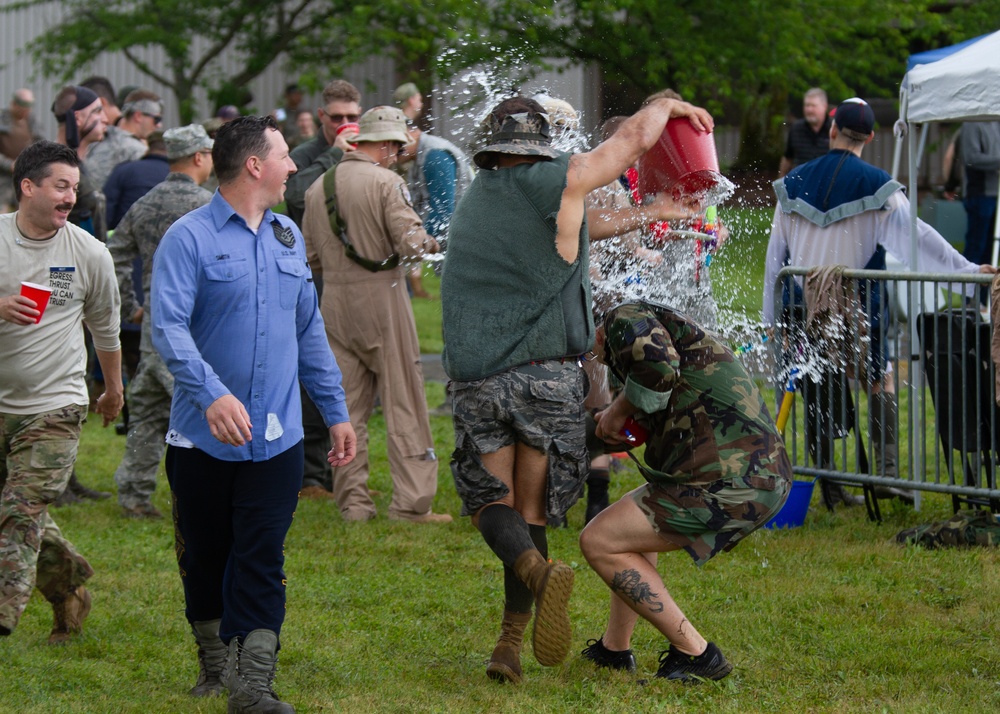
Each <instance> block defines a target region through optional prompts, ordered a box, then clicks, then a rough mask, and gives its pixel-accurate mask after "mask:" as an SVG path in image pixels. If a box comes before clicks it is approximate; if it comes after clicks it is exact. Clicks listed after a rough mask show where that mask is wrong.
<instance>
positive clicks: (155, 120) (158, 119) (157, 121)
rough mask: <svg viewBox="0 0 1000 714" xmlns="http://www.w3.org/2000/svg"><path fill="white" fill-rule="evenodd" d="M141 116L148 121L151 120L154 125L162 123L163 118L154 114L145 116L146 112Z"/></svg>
mask: <svg viewBox="0 0 1000 714" xmlns="http://www.w3.org/2000/svg"><path fill="white" fill-rule="evenodd" d="M142 115H143V116H144V117H149V118H150V119H152V120H153V123H154V124H162V123H163V117H161V116H158V115H156V114H147V113H146V112H142Z"/></svg>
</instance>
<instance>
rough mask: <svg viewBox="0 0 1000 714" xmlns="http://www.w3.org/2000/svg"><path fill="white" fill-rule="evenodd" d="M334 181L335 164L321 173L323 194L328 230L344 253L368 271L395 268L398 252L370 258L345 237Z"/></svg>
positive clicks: (335, 173) (345, 230) (378, 271)
mask: <svg viewBox="0 0 1000 714" xmlns="http://www.w3.org/2000/svg"><path fill="white" fill-rule="evenodd" d="M336 181H337V166H336V165H334V166H333V167H332V168H331V169H330V170H328V171H327V172H326V173H325V174H323V194H324V196H325V197H326V213H327V215H328V216H329V217H330V230H332V231H333V234H334V235H335V236H337V237H338V238H340V242H341V243H343V244H344V254H345V255H346V256H347V257H348V258H350V259H351V260H353V261H354V262H355V263H357V264H358V265H360V266H361V267H362V268H364V269H365V270H367V271H368V272H370V273H381V272H384V271H386V270H392V269H394V268H396V267H397V266H398V265H399V253H393V254H392V255H390V256H389V257H388V258H386V259H385V260H370V259H369V258H365V257H364V256H362V255H361V254H359V253H358V251H357V250H356V249H355V248H354V244H353V243H351V241H350V239H349V238H348V237H347V224H346V223H344V219H343V218H341V217H340V211H338V210H337V184H336Z"/></svg>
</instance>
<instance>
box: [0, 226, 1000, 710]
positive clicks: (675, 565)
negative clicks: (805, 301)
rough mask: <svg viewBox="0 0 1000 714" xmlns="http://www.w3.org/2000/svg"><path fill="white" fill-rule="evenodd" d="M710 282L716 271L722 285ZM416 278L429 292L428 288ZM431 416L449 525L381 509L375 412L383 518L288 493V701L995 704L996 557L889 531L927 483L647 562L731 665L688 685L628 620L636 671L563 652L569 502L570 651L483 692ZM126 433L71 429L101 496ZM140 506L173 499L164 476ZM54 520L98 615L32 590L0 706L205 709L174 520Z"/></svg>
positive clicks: (382, 467)
mask: <svg viewBox="0 0 1000 714" xmlns="http://www.w3.org/2000/svg"><path fill="white" fill-rule="evenodd" d="M741 240H742V237H741V236H736V237H734V239H733V241H732V242H731V243H730V245H728V246H727V247H726V248H725V249H724V250H723V251H722V253H721V254H720V256H719V259H718V261H717V263H718V265H719V268H718V272H717V273H716V277H715V281H716V282H715V284H716V286H718V287H719V288H720V289H722V290H724V289H725V288H724V287H723V285H724V284H725V283H736V282H737V279H738V280H739V285H746V286H752V285H753V284H758V285H759V277H758V275H757V273H756V272H755V271H756V270H757V267H755V266H759V263H760V261H761V260H762V254H759V253H758V250H759V247H760V246H759V237H758V238H757V239H755V240H756V245H757V248H753V249H751V248H750V241H751V238H747V241H746V244H747V245H746V247H744V246H743V244H742V243H741V242H740V241H741ZM764 240H766V234H765V237H764ZM737 249H739V250H737ZM729 256H733V257H732V258H730V257H729ZM727 259H728V264H727V263H726V262H725V261H726V260H727ZM724 266H725V267H724ZM724 271H730V272H728V273H725V272H724ZM724 274H725V275H728V276H731V277H729V278H724V279H720V278H721V276H723V275H724ZM755 281H756V282H755ZM427 283H428V287H430V288H431V289H432V291H436V287H437V286H436V282H435V281H434V280H433V279H429V280H427ZM724 299H725V298H722V297H720V302H723V301H724ZM740 300H741V301H742V302H741V303H740V304H742V305H745V306H747V307H748V309H749V310H753V309H756V310H759V297H758V298H757V300H758V304H757V305H756V308H754V306H753V297H752V296H746V295H742V294H741V295H740ZM414 309H415V312H416V314H417V319H418V323H419V324H420V325H421V344H422V345H423V346H424V349H425V350H427V351H430V350H431V349H440V347H439V345H440V303H439V301H437V300H418V301H415V303H414ZM435 314H437V315H438V317H437V322H436V323H435V322H434V318H433V316H434V315H435ZM429 323H433V324H430V326H428V325H429ZM435 339H436V340H438V342H437V343H436V344H437V345H438V346H437V347H433V345H435V343H434V340H435ZM427 397H428V402H429V403H430V404H431V405H437V404H439V403H440V402H441V400H442V398H443V385H441V384H440V383H429V384H428V385H427ZM432 426H433V430H434V437H435V445H436V447H437V451H438V454H439V455H440V456H441V457H442V461H441V462H440V466H439V472H438V474H439V490H438V497H437V501H436V503H435V504H434V510H436V511H444V512H449V513H451V514H453V515H454V516H456V521H455V522H454V523H452V524H449V525H446V526H421V525H414V524H408V523H399V522H392V521H389V520H387V519H386V518H385V512H386V509H387V506H388V501H389V493H390V490H391V487H392V484H391V479H390V477H389V473H388V467H387V463H386V460H385V448H384V433H385V430H384V424H383V422H382V419H381V416H380V415H379V414H378V413H376V415H375V417H374V418H373V420H372V424H371V434H372V455H373V464H372V477H371V486H372V487H373V488H375V489H378V490H380V491H382V492H383V493H384V494H385V495H383V496H381V497H379V498H378V499H377V501H378V505H379V510H380V514H381V515H380V517H379V518H378V519H376V520H374V521H372V522H370V523H364V524H358V523H351V524H348V523H345V522H343V521H342V520H341V518H340V517H339V515H338V514H337V512H336V509H335V508H334V507H332V504H331V503H330V502H323V503H320V502H315V501H304V502H302V503H301V504H300V507H299V509H298V512H297V513H296V517H295V521H294V523H293V525H292V529H291V533H290V535H289V538H288V541H287V543H286V554H287V562H286V572H287V576H288V609H287V618H286V621H285V626H284V630H283V632H282V642H283V648H282V652H281V660H280V664H279V670H278V677H277V682H276V689H277V690H278V692H279V693H280V694H281V695H282V697H283V698H284V699H286V700H288V701H289V702H291V703H292V704H293V705H294V706H295V707H296V709H297V711H299V712H393V713H400V714H403V713H406V712H504V713H506V712H510V713H515V712H516V713H520V712H552V713H556V712H622V713H629V714H631V713H632V712H713V713H715V712H719V713H730V712H731V713H733V714H737V713H739V714H743V713H746V712H767V713H771V712H789V713H797V712H837V713H839V712H859V713H860V712H899V713H907V714H908V713H911V712H926V713H928V714H930V713H937V712H949V713H950V712H970V713H979V712H993V711H997V710H998V709H1000V674H998V672H1000V652H998V649H997V647H996V643H997V639H998V634H1000V578H998V577H997V573H998V565H1000V556H998V553H997V552H996V551H995V550H992V549H990V550H987V549H975V550H940V551H928V550H924V549H921V548H917V547H905V548H904V547H900V546H897V545H895V544H894V543H892V542H891V539H892V537H893V535H894V534H895V533H897V532H898V531H899V530H901V529H902V528H905V527H908V526H910V525H914V524H916V523H920V522H924V521H930V520H935V519H940V518H944V517H946V516H947V515H948V514H949V512H950V504H949V502H948V501H947V499H945V498H944V497H941V496H935V495H931V496H928V497H927V498H925V500H924V506H923V510H922V511H921V512H920V513H915V512H914V511H912V510H911V509H909V508H906V507H904V506H902V505H900V504H896V503H888V504H885V505H884V508H883V514H884V516H885V520H884V522H883V523H882V524H881V525H875V524H872V523H869V522H868V521H867V520H866V518H865V514H864V512H863V509H857V508H856V509H850V510H844V509H841V510H838V511H837V512H836V513H832V514H831V513H827V512H826V511H825V510H823V509H822V508H821V506H820V505H819V500H818V493H817V494H816V495H814V499H813V505H812V510H811V512H810V514H809V516H808V518H807V520H806V525H805V526H804V527H802V528H798V529H793V530H784V531H758V532H756V533H754V534H753V535H752V536H750V537H749V538H748V539H747V540H746V541H745V542H744V543H742V544H741V545H740V546H739V547H738V548H737V549H735V550H734V551H733V552H731V553H725V554H722V555H720V556H719V557H718V558H716V559H714V560H713V561H711V562H710V563H708V564H707V565H706V566H705V567H704V568H701V569H698V568H696V567H695V566H694V565H693V564H692V562H691V560H690V559H689V558H688V556H687V555H684V554H681V553H674V554H670V555H666V556H663V557H662V558H661V560H660V571H661V573H663V574H664V579H665V581H666V583H667V585H668V587H669V588H670V591H671V593H672V594H673V595H674V596H675V598H676V599H677V600H678V602H679V603H680V605H681V606H682V608H684V610H685V612H686V614H687V616H688V617H689V618H690V619H691V621H692V622H693V623H694V624H695V625H696V626H697V627H698V628H699V629H700V630H701V631H702V632H703V633H704V634H705V635H706V636H707V637H708V638H709V639H711V640H713V641H715V642H717V643H718V644H719V645H720V646H721V647H722V649H723V650H724V651H725V653H726V655H727V657H729V659H730V660H732V661H733V663H734V664H735V666H736V669H735V670H734V672H733V674H732V675H731V676H730V677H729V678H727V679H726V680H724V681H723V682H721V683H718V684H709V685H702V686H694V687H683V686H678V685H672V684H669V683H666V682H661V681H657V680H654V679H652V678H651V675H652V674H653V673H654V672H655V670H656V659H657V656H658V653H659V651H660V650H661V649H665V644H664V641H663V639H662V637H661V636H660V635H659V634H657V633H656V632H654V631H653V630H652V628H650V627H649V626H648V625H646V624H644V623H640V625H639V627H638V628H637V631H636V635H635V637H634V639H633V646H634V648H635V651H636V655H637V658H638V662H639V673H638V674H637V675H634V676H631V675H625V674H620V673H609V672H605V671H597V670H595V669H594V668H593V667H592V666H591V665H590V664H589V663H587V662H584V661H582V660H581V659H580V658H579V657H578V656H577V652H579V650H581V649H583V647H585V646H586V641H587V639H588V638H592V637H598V636H599V635H600V634H601V632H602V629H603V626H604V621H605V617H606V613H607V600H608V595H607V589H606V588H605V586H604V585H603V583H601V582H600V580H599V579H598V578H597V576H596V575H594V573H593V572H592V571H591V570H590V569H589V568H588V566H587V565H586V563H585V562H584V560H583V558H582V556H581V554H580V550H579V547H578V545H577V536H578V533H579V530H580V528H581V527H582V520H583V504H582V503H580V504H577V505H576V506H575V507H574V508H573V510H572V511H571V512H570V514H569V522H570V527H569V528H568V529H564V530H557V531H550V536H549V538H550V551H551V554H552V556H553V557H555V558H560V559H562V560H565V561H566V562H568V563H570V564H571V565H572V566H573V567H574V568H575V569H576V574H577V579H576V588H575V590H574V594H573V598H572V601H571V613H572V619H573V624H574V642H573V650H572V654H571V656H570V658H569V659H568V660H567V662H566V663H565V665H563V666H562V667H558V668H551V669H545V668H542V667H539V666H538V665H537V664H536V663H535V661H534V659H533V657H532V655H531V654H530V644H529V645H528V646H527V647H526V650H525V654H524V656H523V662H524V665H525V674H526V681H525V683H524V684H523V685H521V686H518V687H511V686H503V685H497V684H495V683H493V682H491V681H490V680H488V679H487V678H486V676H485V673H484V671H485V662H486V659H487V658H488V656H489V653H490V651H491V650H492V647H493V643H494V641H495V638H496V636H497V634H498V628H499V620H500V611H501V608H502V593H503V576H502V572H501V569H500V566H499V564H498V562H497V561H496V559H495V558H494V556H493V555H492V554H491V553H490V551H489V549H488V548H487V547H486V545H485V544H484V543H483V542H482V539H481V538H480V536H479V535H478V533H477V532H476V531H475V530H474V529H473V528H472V526H471V525H470V523H469V522H468V519H464V518H458V514H459V509H460V505H459V500H458V497H457V496H456V494H455V489H454V486H453V484H452V481H451V475H450V471H449V468H448V459H447V456H448V454H450V452H451V449H452V439H453V437H452V430H451V424H450V421H449V420H448V419H447V418H444V417H434V418H433V419H432ZM124 443H125V440H124V438H123V437H119V436H116V435H115V434H114V433H113V431H111V430H104V429H101V428H100V426H99V424H97V423H94V420H91V423H88V424H87V425H86V426H85V430H84V435H83V439H82V442H81V449H80V458H79V461H78V471H79V473H80V475H81V479H82V480H83V481H84V482H85V483H87V484H88V485H91V486H97V487H101V488H104V489H106V490H113V488H114V484H113V479H112V473H113V471H114V469H115V467H116V466H117V464H118V461H119V459H120V457H121V454H122V452H123V449H124ZM640 483H641V478H640V477H639V475H638V473H637V472H636V471H635V470H634V469H632V468H629V469H627V470H626V471H625V472H624V473H621V474H619V475H618V476H617V477H616V479H615V480H614V482H613V495H616V496H620V495H622V494H624V493H625V492H626V491H627V490H629V489H631V488H634V487H635V486H637V485H639V484H640ZM817 491H818V489H817ZM155 503H156V505H157V506H158V507H159V508H160V509H161V510H163V511H164V512H169V508H170V499H169V492H168V491H167V489H166V481H165V479H162V480H161V485H160V488H159V489H158V491H157V493H156V497H155ZM53 515H54V518H55V519H56V521H57V522H58V523H59V524H60V526H61V527H62V529H63V532H64V533H65V535H66V536H67V537H68V538H70V539H71V540H72V541H73V542H74V543H75V544H76V546H77V547H78V549H79V550H80V551H81V552H82V553H83V554H85V555H86V556H87V557H88V558H89V559H90V561H91V564H92V565H93V566H94V569H95V571H96V574H95V576H94V577H93V579H92V580H91V581H90V582H89V583H88V587H89V588H90V589H91V591H92V593H93V598H94V609H93V612H92V614H91V616H90V618H89V619H88V620H87V622H86V626H85V632H84V633H83V635H82V636H80V637H79V638H77V639H75V640H74V641H72V642H71V643H69V644H68V645H66V646H64V647H49V646H47V645H46V644H45V639H46V637H47V635H48V631H49V628H50V627H51V619H52V618H51V610H50V608H49V606H48V604H47V603H46V602H45V601H44V600H43V599H42V598H41V597H40V596H38V595H37V594H36V595H35V597H33V598H32V600H31V602H30V604H29V606H28V609H27V611H26V613H25V616H24V618H23V619H22V621H21V624H20V626H19V627H18V629H17V630H16V631H15V632H14V633H13V635H12V636H11V637H8V638H3V639H0V661H2V662H3V663H4V676H3V678H2V680H0V713H4V714H6V713H8V712H9V713H11V714H14V713H17V714H21V713H32V714H35V713H37V714H62V713H67V714H68V713H73V714H76V713H79V712H88V713H89V712H93V713H105V712H114V713H118V712H129V713H135V714H152V713H157V712H205V713H217V714H222V712H224V711H225V710H226V704H225V700H224V699H214V700H192V699H189V698H188V697H187V696H186V692H187V690H188V689H189V688H190V687H191V686H192V685H193V684H194V680H195V676H196V674H197V666H196V659H195V648H194V646H193V638H192V637H191V635H190V633H189V631H188V628H187V623H186V622H185V620H184V614H183V610H184V599H183V593H182V590H181V584H180V578H179V577H178V574H177V566H176V562H175V560H174V538H173V532H172V528H171V524H170V522H169V519H165V520H163V521H158V522H137V521H132V520H126V519H124V518H122V517H121V516H120V515H119V510H118V506H117V504H116V503H115V501H114V499H112V500H109V501H103V502H88V503H84V504H78V505H73V506H70V507H65V508H58V509H54V510H53Z"/></svg>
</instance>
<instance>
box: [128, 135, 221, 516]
mask: <svg viewBox="0 0 1000 714" xmlns="http://www.w3.org/2000/svg"><path fill="white" fill-rule="evenodd" d="M163 142H164V144H165V145H166V150H167V161H169V162H170V173H168V174H167V177H166V179H165V180H163V181H162V182H161V183H159V184H157V185H156V186H154V187H153V188H152V189H151V190H150V191H149V192H148V193H147V194H146V195H145V196H143V197H142V198H140V199H138V200H137V201H136V202H135V203H134V204H132V207H131V208H130V209H129V210H128V212H127V213H126V214H125V216H124V217H123V218H122V220H121V222H120V223H119V225H118V227H117V229H116V230H115V232H114V233H113V234H112V235H111V237H110V238H108V250H110V251H111V257H112V258H113V259H114V261H115V272H116V273H117V276H118V288H119V292H120V293H121V296H122V315H127V316H129V317H130V319H131V321H132V322H134V323H140V324H141V326H142V336H141V340H140V343H139V351H140V356H141V357H140V360H139V367H138V369H137V370H136V373H135V376H134V377H133V378H132V380H131V381H130V382H129V386H128V407H129V431H128V436H127V437H126V441H125V454H124V456H123V457H122V460H121V463H120V464H119V466H118V469H117V470H116V471H115V483H116V484H117V485H118V503H120V504H121V507H122V513H123V515H125V516H126V517H128V518H160V516H161V513H160V511H159V509H157V508H156V506H154V505H153V502H152V497H153V493H154V492H155V491H156V472H157V470H158V469H159V466H160V460H161V459H162V457H163V452H164V449H165V448H166V443H165V441H164V439H165V437H166V435H167V425H168V422H169V420H170V402H171V399H172V398H173V393H174V378H173V375H171V374H170V371H169V370H168V369H167V367H166V365H165V364H164V362H163V359H162V358H161V357H160V355H159V353H157V351H156V350H155V349H153V345H152V340H151V334H150V327H151V325H152V319H151V317H150V314H149V313H150V283H151V281H152V275H153V254H154V253H155V252H156V248H157V246H158V245H159V244H160V239H161V238H162V237H163V234H164V233H166V232H167V229H168V228H169V227H170V226H171V225H173V223H174V221H176V220H177V219H178V218H180V217H181V216H183V215H184V214H186V213H189V212H191V211H193V210H194V209H196V208H198V207H200V206H204V205H205V204H206V203H208V202H209V201H211V200H212V194H211V192H209V191H207V190H205V189H204V188H202V187H201V186H200V185H199V184H202V183H204V182H205V180H206V179H207V178H208V176H209V175H210V174H211V172H212V166H213V164H212V146H213V145H214V142H213V141H212V140H211V139H210V138H209V137H208V133H207V132H206V131H205V128H204V127H203V126H202V125H200V124H189V125H187V126H182V127H177V128H174V129H168V130H167V131H165V132H164V133H163ZM137 257H138V258H140V259H141V260H142V285H141V286H137V285H135V284H134V283H133V275H132V274H133V270H132V265H133V262H134V261H135V259H136V258H137ZM139 290H142V295H143V301H142V302H141V303H140V302H139V300H138V299H137V297H136V293H137V292H138V291H139Z"/></svg>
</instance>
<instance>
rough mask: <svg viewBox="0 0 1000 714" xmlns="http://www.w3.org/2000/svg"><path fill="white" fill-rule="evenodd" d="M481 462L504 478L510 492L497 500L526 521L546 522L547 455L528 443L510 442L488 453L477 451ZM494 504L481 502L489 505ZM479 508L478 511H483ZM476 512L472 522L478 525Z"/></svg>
mask: <svg viewBox="0 0 1000 714" xmlns="http://www.w3.org/2000/svg"><path fill="white" fill-rule="evenodd" d="M479 458H480V459H481V460H482V462H483V466H485V467H486V469H487V470H488V471H489V472H490V473H491V474H493V475H494V476H496V477H497V478H498V479H500V480H501V481H503V483H504V484H505V485H506V486H507V488H508V489H510V490H509V492H508V493H507V495H506V496H505V497H504V498H503V499H501V500H500V501H496V503H502V504H503V505H505V506H510V507H511V508H513V509H514V510H515V511H517V512H518V513H520V514H521V516H522V517H523V518H524V520H525V521H526V522H527V523H530V524H532V525H542V526H544V525H545V489H546V486H547V484H548V474H549V457H548V454H544V453H542V452H541V451H539V450H538V449H533V448H531V447H530V446H528V445H527V444H520V443H518V444H512V445H510V446H505V447H503V448H502V449H500V450H498V451H494V452H492V453H489V454H480V455H479ZM491 505H493V504H489V505H487V506H484V507H483V508H489V506H491ZM483 508H481V509H479V513H481V512H482V511H483ZM479 513H476V514H475V515H473V516H472V524H473V525H474V526H476V527H477V528H478V527H479Z"/></svg>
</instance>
